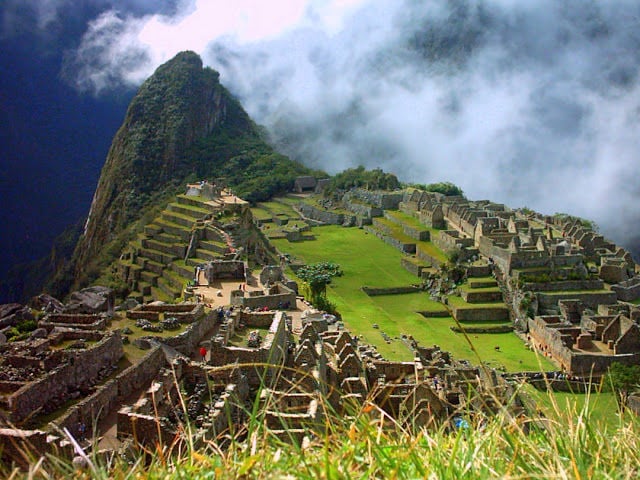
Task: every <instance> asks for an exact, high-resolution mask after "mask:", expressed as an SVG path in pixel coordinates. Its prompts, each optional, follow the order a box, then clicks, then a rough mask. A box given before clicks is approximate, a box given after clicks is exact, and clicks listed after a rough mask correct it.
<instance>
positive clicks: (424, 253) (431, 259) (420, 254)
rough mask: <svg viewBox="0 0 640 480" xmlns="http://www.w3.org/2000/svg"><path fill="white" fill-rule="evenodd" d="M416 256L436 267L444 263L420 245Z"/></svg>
mask: <svg viewBox="0 0 640 480" xmlns="http://www.w3.org/2000/svg"><path fill="white" fill-rule="evenodd" d="M416 257H418V258H419V259H420V260H422V261H423V262H426V263H428V264H430V265H433V266H434V267H439V266H440V264H442V263H443V261H442V260H440V259H438V258H436V257H433V256H431V255H430V254H429V253H428V252H427V251H426V250H425V249H423V248H422V247H421V246H420V245H418V246H417V247H416Z"/></svg>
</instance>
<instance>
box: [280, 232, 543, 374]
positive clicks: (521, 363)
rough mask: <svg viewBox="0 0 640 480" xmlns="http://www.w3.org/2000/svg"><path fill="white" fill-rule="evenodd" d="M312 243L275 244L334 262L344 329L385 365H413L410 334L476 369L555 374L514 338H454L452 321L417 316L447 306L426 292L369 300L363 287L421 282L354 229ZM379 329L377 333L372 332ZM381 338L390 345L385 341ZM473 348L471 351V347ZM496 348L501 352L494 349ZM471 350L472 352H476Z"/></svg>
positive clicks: (299, 256) (303, 257)
mask: <svg viewBox="0 0 640 480" xmlns="http://www.w3.org/2000/svg"><path fill="white" fill-rule="evenodd" d="M313 235H314V236H315V238H316V239H315V240H313V241H305V242H289V241H287V240H285V239H278V240H273V241H272V242H273V244H274V245H275V246H276V247H277V248H278V249H279V250H280V251H281V252H283V253H288V254H290V255H291V256H292V257H293V258H294V259H295V260H300V261H303V262H305V263H317V262H322V261H331V262H335V263H338V264H339V265H340V266H341V267H342V269H343V271H344V275H343V276H341V277H337V278H334V279H333V282H332V283H331V285H329V287H328V288H327V294H328V297H329V299H330V300H331V301H332V302H334V303H335V304H336V307H337V309H338V311H339V312H340V313H341V315H342V318H343V321H344V323H345V326H346V327H347V328H348V329H349V330H351V332H353V333H354V334H356V335H362V336H363V340H364V341H365V342H367V343H370V344H372V345H375V346H376V347H377V349H378V351H379V352H380V353H381V354H382V355H384V356H385V357H386V358H388V359H389V360H411V359H412V358H413V355H412V353H411V351H410V349H409V348H408V346H407V345H406V343H405V342H404V341H402V340H401V335H402V334H406V335H412V336H413V338H415V339H416V340H417V341H418V342H419V343H420V344H421V345H424V346H429V345H433V344H437V345H439V346H440V347H441V348H442V349H444V350H448V351H450V352H451V353H453V354H454V355H455V356H456V357H457V358H459V359H468V360H469V361H471V362H472V363H474V364H477V363H479V361H480V360H482V361H483V362H485V363H486V364H488V365H489V366H491V367H500V366H503V367H505V368H506V369H507V370H508V371H521V370H540V369H541V368H542V369H544V370H553V369H555V367H554V365H553V364H552V363H551V362H549V361H548V360H546V359H545V358H541V357H539V356H538V355H536V354H535V353H533V352H532V351H530V350H528V349H527V348H526V347H525V345H524V343H523V342H522V340H521V339H520V338H518V337H517V336H516V335H515V334H513V333H499V334H498V333H482V334H469V335H468V336H466V337H465V335H463V334H460V333H454V332H452V331H451V329H450V327H451V326H455V321H454V320H453V318H451V317H450V316H447V317H438V318H425V317H423V316H422V315H420V314H419V313H417V312H418V311H445V306H444V305H442V304H440V303H438V302H435V301H433V300H431V299H430V298H429V296H428V295H427V294H426V293H410V294H402V295H382V296H376V297H369V296H368V295H366V294H365V293H364V292H363V291H362V290H361V287H363V286H369V287H399V286H407V285H411V284H416V283H418V282H419V279H418V278H417V277H415V276H414V275H412V274H411V273H409V272H408V271H406V270H405V269H404V268H402V266H401V265H400V259H401V258H402V254H401V253H400V252H399V251H398V250H396V249H395V248H393V247H392V246H390V245H387V244H386V243H384V242H382V241H381V240H379V239H378V238H376V237H375V236H374V235H370V234H368V233H367V232H365V231H364V230H361V229H358V228H344V227H340V226H323V227H315V228H313ZM374 325H377V327H378V328H375V327H374ZM383 333H385V334H386V335H387V336H388V337H389V338H390V339H391V343H387V341H386V340H385V338H383V335H382V334H383ZM472 346H473V348H472ZM496 347H499V348H496ZM474 350H475V352H474Z"/></svg>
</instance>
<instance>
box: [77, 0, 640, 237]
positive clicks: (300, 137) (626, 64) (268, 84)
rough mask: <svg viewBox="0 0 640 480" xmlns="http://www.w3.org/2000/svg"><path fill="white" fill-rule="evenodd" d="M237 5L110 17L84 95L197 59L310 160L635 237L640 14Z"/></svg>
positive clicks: (83, 67) (626, 3) (540, 7)
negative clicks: (183, 55) (568, 216)
mask: <svg viewBox="0 0 640 480" xmlns="http://www.w3.org/2000/svg"><path fill="white" fill-rule="evenodd" d="M220 5H225V6H224V7H221V6H220ZM234 5H235V6H234V7H229V6H227V5H226V4H222V3H218V2H206V1H204V0H202V1H192V2H184V3H180V4H179V5H178V6H177V7H176V9H175V11H174V12H172V13H171V14H167V13H163V14H158V13H156V14H147V15H132V14H127V13H116V12H114V11H107V12H105V13H103V14H102V15H101V16H100V17H99V18H97V19H96V20H95V21H94V22H92V23H91V24H90V26H89V28H88V30H87V32H86V34H85V36H84V38H83V40H82V43H81V46H80V48H79V49H78V50H77V52H76V57H75V58H76V64H75V65H76V72H77V77H76V78H77V81H78V85H79V86H80V87H81V88H83V89H89V90H93V91H104V89H109V88H113V87H114V86H117V85H119V84H127V85H131V84H137V83H139V82H140V81H142V79H143V78H145V77H146V76H148V75H149V74H150V73H151V72H152V70H153V69H154V68H155V67H157V66H158V65H159V64H160V63H162V62H164V61H165V60H167V59H168V58H170V57H171V56H173V55H174V54H175V53H177V52H178V51H180V50H183V49H192V50H195V51H197V52H198V53H200V54H201V55H202V56H203V58H204V60H205V63H207V64H208V65H210V66H212V67H214V68H216V69H217V70H219V71H220V72H221V74H222V81H223V83H225V84H226V85H227V86H228V87H229V88H230V89H231V90H232V91H233V92H234V93H235V94H236V95H237V96H238V97H239V98H240V99H241V100H242V102H243V104H244V105H245V107H246V108H247V109H248V111H249V113H250V114H251V115H252V116H253V117H254V118H255V119H256V120H257V121H258V122H259V123H262V124H264V125H266V126H267V128H268V129H269V131H270V132H271V135H272V137H273V139H274V141H275V142H276V143H277V144H278V145H279V146H280V148H282V149H284V150H286V151H287V152H288V153H289V154H291V155H292V156H294V157H296V158H298V159H299V160H301V161H303V162H305V163H307V164H310V165H314V166H318V167H322V168H325V169H326V170H328V171H330V172H335V171H337V170H339V169H342V168H345V167H348V166H354V165H358V164H364V165H368V166H381V167H383V168H386V169H389V170H391V171H394V172H395V173H397V174H398V175H399V176H400V177H401V178H402V179H404V180H406V181H415V182H432V181H440V180H450V181H454V182H455V183H457V184H459V185H461V186H462V188H463V189H464V190H465V192H467V194H468V195H469V196H470V197H471V198H489V199H492V200H496V201H501V202H505V203H507V204H508V205H511V206H524V205H527V206H529V207H531V208H534V209H537V210H539V211H543V212H546V213H554V212H556V211H566V212H569V213H572V214H576V215H580V216H584V217H588V218H593V219H594V220H596V221H597V222H598V223H599V224H601V225H602V226H603V228H604V229H605V231H606V233H608V234H610V235H611V236H612V237H614V238H616V239H617V240H619V241H622V240H623V239H624V238H630V236H632V235H633V234H634V232H633V231H632V230H631V229H630V228H629V225H631V224H633V223H634V222H636V221H637V220H638V219H639V218H638V217H640V214H638V213H636V212H635V209H634V208H633V205H634V204H635V202H637V200H638V197H639V195H640V185H639V184H638V181H637V180H636V179H635V178H636V175H635V169H636V166H637V165H638V160H637V158H638V152H640V135H639V132H640V130H639V127H640V120H639V119H640V116H639V112H640V82H639V81H638V80H639V78H638V76H639V67H640V28H638V27H639V26H640V25H639V22H640V20H639V19H640V5H638V3H637V2H635V1H631V0H611V1H609V2H595V1H586V0H540V1H538V2H522V1H516V0H485V1H478V2H473V1H466V0H431V1H428V0H424V1H417V0H406V1H403V2H400V1H397V0H375V1H374V0H360V1H356V0H354V1H334V2H326V1H325V2H322V1H319V0H318V1H303V0H299V1H296V0H292V1H290V2H260V1H257V0H256V1H254V2H252V1H248V0H245V1H242V2H239V3H238V2H235V3H234ZM266 5H268V6H266ZM285 6H286V8H285Z"/></svg>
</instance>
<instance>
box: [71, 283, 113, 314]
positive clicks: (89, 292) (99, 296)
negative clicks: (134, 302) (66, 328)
mask: <svg viewBox="0 0 640 480" xmlns="http://www.w3.org/2000/svg"><path fill="white" fill-rule="evenodd" d="M114 303H115V297H114V294H113V291H112V290H111V289H110V288H107V287H100V286H96V287H89V288H85V289H82V290H80V291H78V292H73V293H72V294H71V296H70V297H69V302H68V303H67V305H65V307H64V313H86V314H91V313H101V312H112V311H113V307H114Z"/></svg>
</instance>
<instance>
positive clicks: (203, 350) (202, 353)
mask: <svg viewBox="0 0 640 480" xmlns="http://www.w3.org/2000/svg"><path fill="white" fill-rule="evenodd" d="M200 356H201V357H202V361H203V362H205V361H206V360H207V349H206V348H204V347H200Z"/></svg>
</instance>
